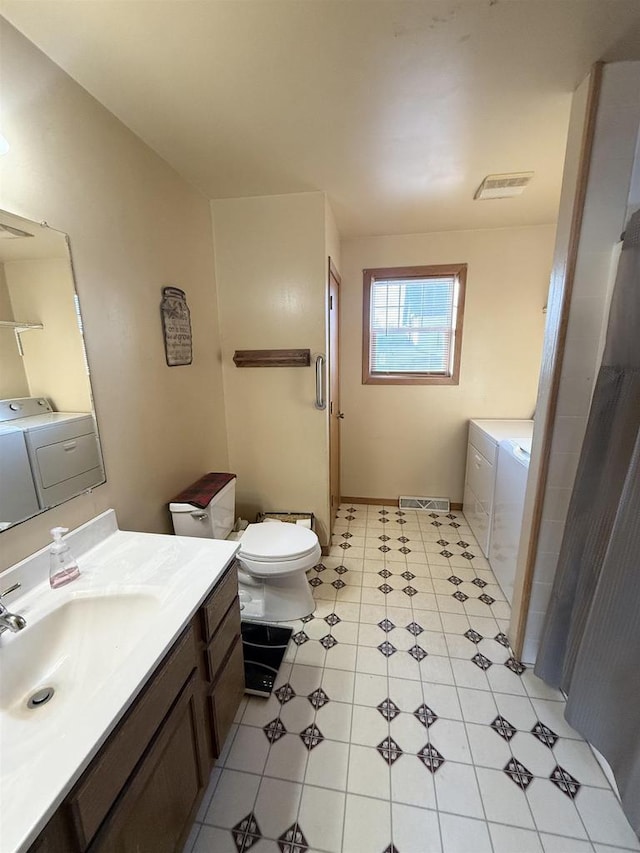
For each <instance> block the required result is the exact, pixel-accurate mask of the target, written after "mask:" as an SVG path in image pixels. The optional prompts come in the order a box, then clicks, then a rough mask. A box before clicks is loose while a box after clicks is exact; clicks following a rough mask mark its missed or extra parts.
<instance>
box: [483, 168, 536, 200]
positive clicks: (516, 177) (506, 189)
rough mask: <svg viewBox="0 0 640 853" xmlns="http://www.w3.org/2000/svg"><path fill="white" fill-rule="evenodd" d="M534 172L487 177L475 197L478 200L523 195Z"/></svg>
mask: <svg viewBox="0 0 640 853" xmlns="http://www.w3.org/2000/svg"><path fill="white" fill-rule="evenodd" d="M532 177H533V172H511V173H509V174H506V175H487V177H486V178H485V179H484V181H483V182H482V183H481V184H480V186H479V187H478V189H477V190H476V194H475V195H474V199H476V200H481V199H482V200H484V199H489V198H513V197H514V196H516V195H521V194H522V193H523V192H524V191H525V188H526V187H527V186H528V184H529V182H530V181H531V178H532Z"/></svg>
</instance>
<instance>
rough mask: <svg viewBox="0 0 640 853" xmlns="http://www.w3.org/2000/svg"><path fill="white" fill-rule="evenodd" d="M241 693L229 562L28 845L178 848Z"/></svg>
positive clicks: (51, 851) (37, 848)
mask: <svg viewBox="0 0 640 853" xmlns="http://www.w3.org/2000/svg"><path fill="white" fill-rule="evenodd" d="M243 692H244V661H243V656H242V640H241V633H240V607H239V602H238V584H237V573H236V568H235V564H232V565H231V566H230V567H229V568H228V569H227V571H226V572H225V574H224V575H223V577H222V578H221V580H220V581H219V582H218V584H217V585H216V587H215V588H214V589H213V591H212V592H211V593H210V595H209V596H208V598H207V599H206V600H205V602H204V603H203V605H202V607H201V608H200V610H199V611H198V613H196V615H195V616H194V618H193V619H192V620H191V622H190V624H189V625H188V626H187V628H186V629H185V630H184V631H183V633H182V634H181V636H180V637H179V638H178V640H177V641H176V642H175V643H174V645H173V647H172V648H171V649H170V651H169V652H168V653H167V655H166V656H165V657H164V659H163V660H162V662H161V663H160V664H159V666H158V667H157V669H156V670H155V672H154V673H153V674H152V675H151V677H150V678H149V680H148V682H147V684H146V685H145V687H144V688H143V690H142V692H141V693H140V695H139V696H138V697H137V699H136V700H135V702H134V704H133V705H132V706H131V708H130V709H129V710H128V711H127V713H126V714H125V716H124V717H123V719H122V720H121V721H120V723H119V724H118V726H117V727H116V729H115V731H114V732H113V733H112V734H111V735H110V737H109V739H108V740H107V741H106V743H105V744H104V745H103V747H102V748H101V749H100V751H99V753H98V754H97V756H96V757H95V758H94V759H93V761H92V762H91V764H90V765H89V767H88V769H87V770H85V772H84V773H83V775H82V776H81V777H80V779H79V781H78V782H77V783H76V785H75V786H74V788H73V789H72V790H71V792H70V793H69V794H68V795H67V797H66V799H65V800H64V801H63V803H62V805H61V806H60V807H59V809H58V811H57V812H56V814H55V815H54V816H53V818H52V819H51V820H50V822H49V823H48V825H47V826H46V827H45V829H44V831H43V832H42V833H41V835H40V836H39V838H38V839H37V840H36V842H35V843H34V844H33V845H32V847H31V849H30V853H85V851H88V853H147V851H148V853H174V851H180V850H181V845H182V844H183V843H184V841H185V838H186V834H187V833H188V831H189V829H190V827H191V823H192V820H193V816H194V814H195V811H196V809H197V807H198V805H199V803H200V799H201V795H202V793H203V792H204V789H205V787H206V785H207V782H208V779H209V774H210V771H211V767H212V765H213V762H214V760H215V758H217V756H218V755H219V754H220V752H221V751H222V748H223V745H224V741H225V739H226V736H227V734H228V732H229V729H230V727H231V724H232V722H233V719H234V716H235V713H236V711H237V709H238V706H239V704H240V700H241V699H242V695H243Z"/></svg>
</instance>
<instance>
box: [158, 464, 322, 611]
mask: <svg viewBox="0 0 640 853" xmlns="http://www.w3.org/2000/svg"><path fill="white" fill-rule="evenodd" d="M195 486H197V484H194V487H195ZM214 488H215V487H214ZM187 491H188V490H187ZM210 491H211V492H213V489H211V490H210ZM210 491H209V490H205V491H204V492H201V495H200V497H201V496H202V494H204V495H206V496H207V498H209V494H210ZM184 494H185V493H183V495H184ZM183 495H180V496H179V498H181V497H183ZM235 500H236V480H235V476H234V477H233V479H231V480H230V481H229V482H228V483H227V484H226V485H224V486H223V487H222V488H221V489H220V490H219V491H216V492H215V493H211V495H210V499H209V502H208V504H206V506H205V507H204V508H202V509H200V508H199V507H198V506H194V504H192V503H186V502H180V500H178V501H176V502H172V503H170V504H169V509H170V511H171V517H172V519H173V529H174V532H175V533H176V534H177V535H178V536H201V537H203V538H206V539H238V540H239V541H240V551H239V552H238V561H239V564H240V565H239V567H238V584H239V587H240V606H241V609H242V617H243V618H246V619H250V620H254V621H257V622H288V621H291V620H292V619H301V618H302V617H303V616H307V615H308V614H309V613H312V612H313V611H314V609H315V602H314V600H313V596H312V595H311V590H310V589H309V584H308V582H307V578H306V576H305V572H306V571H307V570H308V569H310V568H311V567H312V566H315V565H316V564H317V563H318V562H320V556H321V550H320V543H319V542H318V537H317V536H316V534H315V533H314V532H313V530H309V529H308V528H305V527H301V526H299V525H296V524H288V523H284V522H281V521H271V522H263V523H262V524H250V525H249V526H248V527H247V529H246V530H244V531H242V532H241V533H232V531H233V526H234V521H235ZM200 503H202V500H200Z"/></svg>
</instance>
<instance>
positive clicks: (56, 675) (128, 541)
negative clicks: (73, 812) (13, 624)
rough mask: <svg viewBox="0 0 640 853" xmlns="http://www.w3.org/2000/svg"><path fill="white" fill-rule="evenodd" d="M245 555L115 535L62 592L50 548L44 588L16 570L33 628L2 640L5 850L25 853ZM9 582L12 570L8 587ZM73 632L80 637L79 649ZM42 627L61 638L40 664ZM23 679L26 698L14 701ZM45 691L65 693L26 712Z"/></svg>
mask: <svg viewBox="0 0 640 853" xmlns="http://www.w3.org/2000/svg"><path fill="white" fill-rule="evenodd" d="M106 515H107V514H106V513H105V514H103V516H99V517H98V518H100V519H103V518H104V516H106ZM114 518H115V516H114ZM102 526H103V528H104V523H103V525H102ZM84 527H86V525H85V526H84ZM85 539H86V536H85ZM238 548H239V543H237V542H227V541H223V540H209V539H199V538H186V537H181V536H164V535H157V534H149V533H132V532H127V531H122V530H115V532H111V533H109V535H107V536H106V538H104V539H103V540H102V541H100V542H99V544H97V545H95V546H94V547H91V548H90V549H89V550H87V551H86V552H85V553H83V554H81V555H80V556H79V555H78V554H77V553H75V552H74V553H75V556H76V558H77V560H78V563H79V565H80V569H81V571H82V575H81V577H80V578H79V579H78V580H76V581H73V582H72V583H70V584H68V585H67V586H65V587H62V588H61V589H57V590H52V589H50V587H49V582H48V572H47V575H46V576H45V577H41V575H42V567H43V566H44V565H48V555H46V559H45V557H44V556H43V553H42V552H38V554H37V555H34V556H35V557H37V560H36V562H37V566H38V569H37V571H38V573H39V575H40V577H36V578H35V582H34V578H33V571H32V572H31V575H32V576H31V584H28V583H25V582H24V578H26V577H28V575H29V572H28V571H25V568H24V565H23V564H24V563H25V562H27V561H23V564H19V567H16V570H17V571H16V572H14V573H13V577H14V578H16V577H17V578H19V579H21V580H22V582H23V589H26V591H25V593H24V594H23V595H20V594H19V593H14V594H12V595H11V596H10V597H8V599H7V600H5V604H6V606H7V608H8V609H9V610H10V611H11V612H13V613H18V614H20V615H21V616H23V617H24V618H25V619H26V620H27V627H26V628H25V629H23V631H21V632H19V633H17V634H11V633H10V632H9V631H6V632H4V633H3V634H2V636H1V637H0V666H1V667H2V668H3V676H4V675H5V672H6V675H7V676H8V677H7V679H6V680H5V683H6V682H8V683H9V685H10V686H9V687H6V688H4V689H6V690H7V694H8V696H5V697H4V699H3V701H2V702H0V760H1V761H2V765H1V767H0V802H1V804H2V825H1V827H0V851H2V853H23V851H25V850H27V849H28V847H29V846H30V844H31V843H32V842H33V841H34V840H35V838H36V837H37V835H38V833H39V832H40V831H41V830H42V829H43V828H44V826H45V825H46V824H47V822H48V820H49V819H50V817H51V816H52V815H53V813H54V812H55V810H56V808H57V807H58V805H59V804H60V803H61V802H62V800H63V799H64V797H65V796H66V795H67V794H68V793H69V791H70V790H71V788H72V787H73V785H74V784H75V782H76V781H77V780H78V779H79V777H80V776H81V774H82V772H83V771H84V770H85V769H86V767H87V766H88V764H89V762H90V761H91V759H92V758H93V756H94V755H95V754H96V753H97V751H98V750H99V748H100V747H101V746H102V744H103V743H104V742H105V740H106V739H107V737H108V736H109V734H110V733H111V731H112V730H113V729H114V727H115V725H116V723H117V722H118V721H119V719H120V718H121V717H122V716H123V714H124V713H125V711H126V710H127V708H128V707H129V706H130V705H131V703H132V701H133V700H134V699H135V697H136V695H137V694H138V692H139V691H140V689H141V688H142V687H143V686H144V684H145V682H146V680H147V678H148V677H149V676H150V675H151V673H152V672H153V671H154V669H155V668H156V666H157V665H158V663H159V662H160V661H161V660H162V658H163V657H164V655H165V654H166V653H167V651H168V650H169V649H170V648H171V646H172V644H173V643H174V641H175V640H176V639H177V637H178V636H179V635H180V633H181V632H182V630H183V629H184V628H185V627H186V625H187V624H188V623H189V621H190V619H191V617H192V616H193V614H194V613H195V612H196V611H197V609H198V607H199V606H200V605H201V604H202V602H203V601H204V599H205V598H206V596H207V595H208V593H209V592H210V590H211V589H212V588H213V586H214V585H215V583H216V581H217V580H218V579H219V577H220V576H221V574H222V573H223V571H224V569H225V568H226V567H227V566H228V564H229V562H230V561H231V559H232V558H233V557H234V555H235V554H236V552H237V551H238ZM43 550H44V549H43ZM11 581H12V570H11V569H10V570H8V571H7V572H5V573H3V577H2V587H3V588H6V586H7V585H8V584H9V583H10V582H11ZM52 608H53V611H54V612H55V614H56V617H55V620H54V623H53V624H54V628H55V630H54V632H53V634H52V633H51V628H50V627H47V628H46V629H45V628H44V627H43V626H46V625H47V624H48V625H51V619H50V617H51V613H52ZM61 608H62V609H61ZM60 614H62V616H60ZM67 614H73V615H72V617H70V618H69V617H68V616H67ZM46 618H49V623H47V622H46V621H45V619H46ZM67 625H68V630H69V631H71V630H75V631H76V632H81V636H82V638H83V639H82V642H80V643H76V644H75V645H74V647H73V649H72V651H71V652H69V648H68V647H65V635H66V634H65V632H66V631H67ZM39 630H40V637H42V636H44V637H47V638H50V637H51V636H52V637H53V641H54V642H52V641H51V639H48V640H47V643H46V648H44V649H42V655H41V658H40V659H39V650H40V649H41V648H42V646H43V645H45V644H43V643H42V642H40V643H38V637H39ZM78 635H80V634H78ZM92 639H93V641H94V642H93V644H92ZM57 640H59V641H60V649H59V651H58V648H57V646H56V644H55V641H57ZM14 644H15V648H13V649H12V648H11V647H12V646H13V645H14ZM18 644H22V645H21V646H19V645H18ZM67 646H68V643H67ZM5 650H6V652H5ZM3 652H5V661H4V662H3ZM16 652H17V653H18V654H16ZM30 652H32V653H30ZM15 660H18V661H19V666H18V667H16V666H15ZM40 660H43V661H45V663H44V664H42V665H40ZM5 664H6V670H5ZM43 667H44V669H43ZM23 683H24V686H25V691H26V692H25V693H24V695H20V696H19V698H16V697H17V696H18V695H19V694H20V691H21V689H22V684H23ZM44 684H51V685H52V686H54V687H56V695H55V696H54V697H53V699H51V701H50V702H49V703H48V704H47V705H44V706H43V707H41V708H37V709H35V710H29V709H27V708H26V704H25V702H26V698H27V696H29V695H30V694H31V693H32V692H33V691H34V690H35V689H37V688H38V687H40V686H44ZM2 689H3V688H0V697H1V696H2V695H3V694H2V693H1V690H2ZM12 691H13V692H12Z"/></svg>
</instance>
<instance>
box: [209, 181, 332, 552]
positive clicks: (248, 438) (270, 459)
mask: <svg viewBox="0 0 640 853" xmlns="http://www.w3.org/2000/svg"><path fill="white" fill-rule="evenodd" d="M212 210H213V223H214V235H215V246H216V278H217V282H218V298H219V304H220V325H221V330H222V345H223V346H222V350H223V370H224V388H225V402H226V413H227V431H228V436H229V465H230V468H231V470H232V471H233V472H234V473H236V474H237V475H238V483H237V487H236V500H237V507H238V510H239V511H240V512H241V513H242V514H243V515H244V516H245V518H249V520H251V521H253V520H255V514H256V512H257V511H259V510H294V511H297V512H313V513H314V514H315V515H316V516H317V521H318V528H317V530H318V534H319V536H320V539H321V541H322V542H323V543H326V542H327V530H328V523H329V516H328V509H329V497H328V493H329V487H328V433H327V414H326V412H321V411H318V410H317V409H315V408H314V400H315V370H314V367H313V358H314V357H315V356H316V355H317V354H318V353H324V352H325V351H326V350H325V347H326V319H325V318H326V288H327V255H326V246H327V240H326V238H325V217H326V211H325V196H324V193H320V192H317V193H300V194H295V195H284V196H264V197H260V198H238V199H223V200H218V201H213V202H212ZM290 348H294V349H297V348H307V349H310V350H311V355H312V366H311V367H284V368H283V367H268V368H258V367H249V368H238V367H236V366H235V364H234V362H233V354H234V352H235V350H242V349H290Z"/></svg>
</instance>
